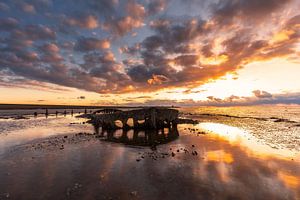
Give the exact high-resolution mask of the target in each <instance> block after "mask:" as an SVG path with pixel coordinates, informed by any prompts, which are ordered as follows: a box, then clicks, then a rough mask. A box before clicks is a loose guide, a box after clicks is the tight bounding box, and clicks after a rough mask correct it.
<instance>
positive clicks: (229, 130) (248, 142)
mask: <svg viewBox="0 0 300 200" xmlns="http://www.w3.org/2000/svg"><path fill="white" fill-rule="evenodd" d="M197 127H198V128H200V129H202V130H205V131H206V132H209V137H221V138H222V139H225V140H228V141H229V142H230V143H231V144H233V145H239V146H244V147H246V148H248V151H247V152H248V153H251V154H254V155H255V156H259V157H261V158H263V157H268V156H279V157H282V158H291V157H295V152H293V151H291V150H288V149H275V148H272V147H270V146H268V145H266V144H263V141H259V140H258V139H257V138H256V137H254V136H253V135H251V134H250V133H248V132H247V131H246V130H243V129H240V128H237V127H233V126H228V125H224V124H219V123H210V122H209V123H200V124H198V125H197ZM298 156H299V155H296V157H298Z"/></svg>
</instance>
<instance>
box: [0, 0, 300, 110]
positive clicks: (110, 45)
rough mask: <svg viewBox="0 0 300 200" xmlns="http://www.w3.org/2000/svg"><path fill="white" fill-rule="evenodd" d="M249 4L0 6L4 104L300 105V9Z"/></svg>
mask: <svg viewBox="0 0 300 200" xmlns="http://www.w3.org/2000/svg"><path fill="white" fill-rule="evenodd" d="M243 2H244V1H243V0H241V1H218V0H216V1H189V3H188V4H186V3H185V2H184V1H181V0H154V1H118V0H116V1H107V0H101V1H94V0H90V1H81V0H80V1H78V2H76V4H75V5H74V4H73V2H72V0H68V1H64V2H60V1H55V0H53V1H50V0H49V1H48V0H45V1H34V0H28V1H27V0H26V1H25V0H24V1H23V0H21V1H4V2H1V4H0V10H1V12H0V50H1V55H0V93H1V99H0V103H16V104H20V103H22V104H74V105H119V104H122V105H141V104H147V105H156V104H165V105H186V104H189V105H253V104H266V103H267V104H285V103H286V104H299V103H300V82H299V77H298V75H299V74H300V59H299V55H300V13H299V10H300V2H299V1H298V0H284V1H278V0H267V1H266V2H265V3H264V4H260V3H257V2H256V1H247V3H245V2H244V3H243ZM71 5H72V6H71ZM66 8H67V9H66Z"/></svg>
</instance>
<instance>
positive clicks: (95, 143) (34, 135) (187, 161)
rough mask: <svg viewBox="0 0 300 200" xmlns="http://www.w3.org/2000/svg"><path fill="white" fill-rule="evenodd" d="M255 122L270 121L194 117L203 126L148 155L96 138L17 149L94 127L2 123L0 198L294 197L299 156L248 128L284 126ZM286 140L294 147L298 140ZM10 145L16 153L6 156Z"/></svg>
mask: <svg viewBox="0 0 300 200" xmlns="http://www.w3.org/2000/svg"><path fill="white" fill-rule="evenodd" d="M201 109H202V108H201ZM218 109H219V108H218ZM249 109H250V108H249ZM194 112H195V114H199V113H200V110H197V111H195V109H194ZM247 113H249V111H247ZM193 114H194V113H193ZM214 114H222V113H216V112H214ZM227 114H228V113H227ZM230 114H231V115H232V113H230ZM235 114H237V113H235ZM238 116H241V114H239V115H238ZM259 116H260V117H264V118H269V119H268V120H267V121H261V120H256V119H252V118H250V119H244V118H241V119H240V118H234V119H231V120H230V119H227V118H228V117H227V118H226V117H222V116H218V117H216V116H215V115H214V116H212V117H211V116H210V117H207V116H206V117H203V116H198V115H195V116H193V117H195V118H199V119H202V120H203V121H202V122H201V123H199V124H198V125H196V126H192V125H180V126H179V127H178V133H179V137H177V138H174V139H172V140H170V142H169V143H166V144H162V145H159V146H157V149H156V150H154V151H153V150H151V149H150V148H149V147H134V146H132V145H129V146H128V145H125V144H122V143H113V142H111V141H109V142H107V141H105V140H103V139H101V138H93V139H91V140H90V141H85V142H81V143H78V144H66V145H65V148H64V149H63V150H60V149H49V150H47V149H44V150H40V151H39V150H37V151H36V150H30V149H29V150H28V149H26V150H24V151H23V150H21V149H22V145H23V144H24V143H28V142H30V141H32V140H35V139H39V138H42V139H43V138H47V137H49V136H53V135H57V134H59V135H65V134H70V135H72V134H75V133H78V132H88V133H93V129H92V127H91V126H90V125H88V124H82V121H81V120H78V119H76V118H74V117H71V116H68V117H58V118H56V117H54V116H53V117H48V119H46V118H43V117H40V118H31V119H29V120H28V119H27V120H26V119H24V120H6V121H5V120H2V121H1V123H2V126H1V127H2V129H1V130H2V131H1V134H0V145H1V161H0V199H1V198H3V199H4V198H10V199H22V197H24V196H26V197H27V199H68V198H70V199H95V198H96V199H97V198H98V199H133V198H136V199H162V198H163V199H300V154H299V151H298V150H297V149H296V148H294V149H291V148H288V147H286V146H285V144H283V145H279V146H280V147H279V148H278V147H277V145H274V146H272V145H270V144H269V143H268V141H265V140H264V137H258V136H257V135H258V134H255V132H253V131H254V130H255V128H254V129H253V126H254V127H255V126H263V127H264V126H265V128H264V129H267V128H269V127H271V126H279V127H281V126H285V125H290V124H289V122H284V123H283V124H280V125H277V124H278V123H275V122H273V121H272V119H270V116H271V115H267V114H266V116H262V115H260V114H259ZM272 116H273V114H272ZM276 116H278V115H276ZM250 117H256V114H253V115H250ZM280 117H281V116H280ZM284 118H287V117H286V116H284ZM288 119H293V120H295V121H296V120H298V119H297V117H294V118H292V117H290V118H288ZM233 120H236V121H233ZM247 120H248V121H250V123H253V124H251V125H249V126H248V128H249V129H247V126H244V124H247V122H245V121H247ZM252 120H253V121H254V122H252ZM255 120H256V121H255ZM230 121H231V122H230ZM232 121H233V122H232ZM260 122H261V124H260V125H259V123H260ZM70 123H72V124H70ZM272 123H273V124H275V125H273V124H272ZM13 124H14V125H13ZM3 125H4V126H6V128H5V129H4V128H3ZM18 127H19V128H18ZM191 129H195V130H196V129H197V131H190V130H191ZM258 130H260V129H258ZM276 131H277V129H276ZM276 131H275V130H274V132H273V133H275V132H276ZM198 132H201V133H202V132H205V133H206V134H198ZM269 134H270V133H269ZM282 134H284V133H282ZM122 135H123V134H120V133H118V132H116V133H113V135H112V136H110V137H113V138H115V139H114V140H117V139H118V138H120V137H122ZM132 135H133V133H131V132H129V133H128V134H127V135H126V137H127V136H128V137H127V138H128V139H131V138H133V136H132ZM291 136H292V137H293V135H291ZM123 137H124V135H123ZM138 137H141V138H142V137H144V133H139V134H138ZM166 137H167V133H166ZM285 140H287V139H285ZM285 140H284V141H285ZM280 141H281V140H277V141H275V142H274V143H278V142H280ZM290 142H291V144H293V145H295V146H297V145H298V144H297V140H295V141H294V140H292V141H290ZM16 145H18V146H19V147H20V148H19V149H20V150H16V151H11V149H12V148H13V149H14V148H15V146H16ZM183 149H185V150H187V151H188V153H187V152H185V151H183ZM194 151H196V152H197V155H194V154H192V152H194ZM172 152H173V153H174V156H171V155H172ZM149 154H150V155H152V154H154V155H155V156H156V157H155V158H156V159H153V156H152V157H151V156H150V157H149V156H147V155H149ZM165 154H166V155H167V154H168V156H164V157H162V155H165ZM142 156H143V157H144V158H142ZM137 160H139V161H137ZM20 166H21V167H20Z"/></svg>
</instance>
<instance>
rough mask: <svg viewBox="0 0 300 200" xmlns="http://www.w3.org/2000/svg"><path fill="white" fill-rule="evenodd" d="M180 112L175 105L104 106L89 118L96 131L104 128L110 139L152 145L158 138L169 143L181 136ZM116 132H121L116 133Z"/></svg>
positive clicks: (158, 141) (160, 141) (103, 130)
mask: <svg viewBox="0 0 300 200" xmlns="http://www.w3.org/2000/svg"><path fill="white" fill-rule="evenodd" d="M178 114H179V112H178V111H177V110H175V109H168V108H154V107H153V108H143V109H135V110H128V111H122V110H118V109H103V110H98V111H96V112H94V114H92V115H90V118H91V120H90V122H91V123H92V124H93V126H94V128H95V131H96V133H97V134H99V129H100V128H101V129H102V131H101V134H102V135H103V136H104V135H106V138H107V140H109V141H114V142H122V143H126V144H136V145H153V144H154V143H155V142H157V143H166V142H169V141H171V140H174V139H176V138H177V137H178V130H177V123H178ZM105 133H106V134H105ZM116 135H119V136H118V137H115V136H116ZM129 135H132V137H129ZM141 135H143V136H141Z"/></svg>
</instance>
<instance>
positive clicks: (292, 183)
mask: <svg viewBox="0 0 300 200" xmlns="http://www.w3.org/2000/svg"><path fill="white" fill-rule="evenodd" d="M278 177H279V178H280V179H281V180H282V181H283V183H284V184H285V185H286V186H287V187H290V188H294V189H297V188H298V187H299V186H300V178H299V177H296V176H293V175H291V174H289V173H287V172H282V171H279V172H278Z"/></svg>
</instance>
